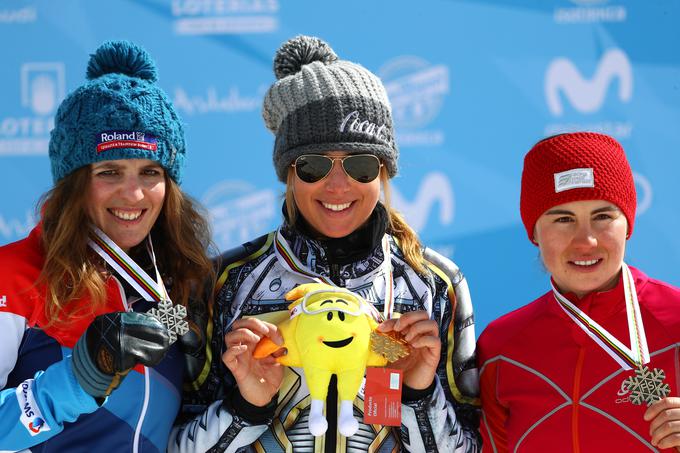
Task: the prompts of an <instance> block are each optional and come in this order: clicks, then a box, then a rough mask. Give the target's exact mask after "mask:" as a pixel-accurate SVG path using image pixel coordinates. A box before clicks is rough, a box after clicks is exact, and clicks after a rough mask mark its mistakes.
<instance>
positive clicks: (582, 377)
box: [478, 132, 680, 452]
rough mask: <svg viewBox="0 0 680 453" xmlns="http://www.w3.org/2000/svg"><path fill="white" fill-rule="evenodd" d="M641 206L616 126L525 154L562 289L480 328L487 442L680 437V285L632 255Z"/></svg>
mask: <svg viewBox="0 0 680 453" xmlns="http://www.w3.org/2000/svg"><path fill="white" fill-rule="evenodd" d="M635 207H636V196H635V185H634V183H633V175H632V172H631V169H630V166H629V164H628V161H627V160H626V156H625V154H624V151H623V148H622V147H621V145H620V144H619V143H618V142H617V141H616V140H614V139H613V138H611V137H608V136H606V135H602V134H597V133H590V132H577V133H570V134H562V135H557V136H553V137H550V138H547V139H545V140H542V141H540V142H538V143H537V144H536V145H535V146H534V147H533V148H532V149H531V150H530V151H529V153H528V154H527V155H526V157H525V159H524V170H523V173H522V192H521V200H520V211H521V215H522V221H523V222H524V226H525V227H526V230H527V234H528V236H529V239H530V240H531V241H532V243H534V244H535V245H537V246H538V248H539V250H540V256H541V259H542V261H543V264H544V265H545V267H546V269H547V270H548V272H550V274H551V281H550V283H551V286H552V290H551V291H549V292H547V293H546V294H544V295H543V296H541V297H539V298H538V299H536V300H535V301H534V302H532V303H530V304H528V305H526V306H524V307H522V308H520V309H518V310H515V311H513V312H511V313H509V314H507V315H505V316H503V317H501V318H499V319H497V320H496V321H494V322H492V323H491V324H490V325H489V326H488V327H487V328H486V330H485V331H484V333H482V335H481V337H480V338H479V343H478V354H479V356H478V357H479V358H478V360H479V367H480V370H481V371H480V373H481V376H480V379H481V394H482V427H481V432H482V437H483V439H484V447H483V448H484V451H494V452H496V451H528V452H535V451H550V452H562V451H564V452H571V451H575V452H605V451H606V452H609V451H626V452H638V451H640V452H642V451H650V450H651V451H659V450H663V449H667V448H672V447H675V446H680V398H678V397H676V395H678V391H679V386H680V360H679V358H680V309H678V307H680V289H678V288H675V287H673V286H671V285H668V284H666V283H663V282H660V281H658V280H654V279H652V278H649V277H647V276H646V275H645V274H644V273H642V272H641V271H639V270H637V269H635V268H633V267H629V266H628V265H627V264H626V263H625V262H624V260H623V258H624V252H625V248H626V241H627V239H628V238H629V237H630V235H631V233H632V232H633V225H634V221H635Z"/></svg>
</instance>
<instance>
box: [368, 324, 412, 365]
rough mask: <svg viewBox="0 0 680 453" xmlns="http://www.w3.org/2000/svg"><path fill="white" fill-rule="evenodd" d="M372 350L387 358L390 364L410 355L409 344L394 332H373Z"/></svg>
mask: <svg viewBox="0 0 680 453" xmlns="http://www.w3.org/2000/svg"><path fill="white" fill-rule="evenodd" d="M371 350H372V351H373V352H375V353H376V354H380V355H381V356H383V357H385V358H386V359H387V361H388V362H390V363H391V362H396V361H397V360H399V359H401V358H404V357H406V356H407V355H408V354H409V350H408V343H406V342H405V341H404V340H403V339H402V338H401V336H399V334H396V333H394V332H390V333H383V332H378V331H373V332H371Z"/></svg>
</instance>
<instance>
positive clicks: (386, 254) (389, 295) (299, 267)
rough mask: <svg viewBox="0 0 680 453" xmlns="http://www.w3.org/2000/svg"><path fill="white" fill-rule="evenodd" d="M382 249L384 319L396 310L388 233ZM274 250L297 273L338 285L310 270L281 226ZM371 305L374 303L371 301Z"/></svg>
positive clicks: (283, 262) (286, 265) (320, 281)
mask: <svg viewBox="0 0 680 453" xmlns="http://www.w3.org/2000/svg"><path fill="white" fill-rule="evenodd" d="M382 249H383V263H382V265H381V266H380V268H379V270H383V272H382V273H383V274H384V275H385V309H384V310H383V316H384V319H390V318H391V317H392V311H393V310H394V288H393V286H392V285H393V277H392V254H391V252H390V243H389V239H388V237H387V235H384V236H383V239H382ZM274 251H275V252H276V258H277V259H278V261H279V263H281V265H282V266H283V267H284V268H285V269H286V270H287V271H288V272H291V273H293V274H296V275H300V276H302V277H305V278H308V279H310V280H313V281H315V282H317V283H324V284H326V285H330V286H336V287H337V285H336V284H335V283H333V281H332V280H331V279H330V278H328V277H324V276H323V275H321V274H317V273H315V272H312V271H311V270H309V269H308V268H307V267H306V266H305V265H304V264H302V263H301V262H300V260H299V259H298V258H297V257H296V256H295V254H294V253H293V252H292V251H291V249H290V246H289V245H288V242H287V241H286V238H284V237H283V234H282V233H281V228H279V229H278V230H276V239H275V241H274ZM368 305H370V306H371V307H373V304H371V303H369V304H368Z"/></svg>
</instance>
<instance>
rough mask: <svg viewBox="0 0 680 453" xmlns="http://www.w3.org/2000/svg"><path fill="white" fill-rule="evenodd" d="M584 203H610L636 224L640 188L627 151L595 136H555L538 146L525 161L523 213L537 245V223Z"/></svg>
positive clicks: (521, 210) (629, 222)
mask: <svg viewBox="0 0 680 453" xmlns="http://www.w3.org/2000/svg"><path fill="white" fill-rule="evenodd" d="M580 200H607V201H609V202H611V203H614V204H615V205H616V206H618V207H619V209H621V211H622V212H623V214H624V215H625V216H626V219H628V237H630V235H631V233H632V232H633V222H634V221H635V208H636V204H637V200H636V196H635V184H634V182H633V173H632V172H631V170H630V165H629V164H628V160H626V155H625V153H624V152H623V148H622V147H621V145H620V144H619V142H617V141H616V140H614V139H613V138H612V137H609V136H608V135H603V134H598V133H595V132H574V133H569V134H561V135H555V136H553V137H549V138H546V139H544V140H541V141H540V142H538V143H536V144H535V145H534V147H533V148H531V150H530V151H529V152H528V153H527V155H526V156H525V157H524V170H523V171H522V193H521V195H520V202H519V205H520V207H519V209H520V213H521V214H522V222H524V227H525V228H526V230H527V234H528V235H529V240H531V241H532V242H533V238H534V226H535V225H536V220H538V218H539V217H540V216H541V215H542V214H543V213H544V212H545V211H547V210H548V209H550V208H552V207H553V206H557V205H560V204H564V203H569V202H572V201H580Z"/></svg>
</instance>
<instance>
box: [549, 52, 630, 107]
mask: <svg viewBox="0 0 680 453" xmlns="http://www.w3.org/2000/svg"><path fill="white" fill-rule="evenodd" d="M614 81H618V97H619V99H620V100H621V102H629V101H630V100H631V98H632V96H633V68H632V65H631V63H630V60H629V59H628V56H626V54H625V53H624V52H623V51H621V50H620V49H611V50H609V51H607V52H605V54H604V55H603V56H602V58H601V59H600V62H599V64H598V66H597V68H596V70H595V74H594V75H593V77H592V78H590V79H589V78H586V77H584V76H583V75H581V73H580V72H579V70H578V69H577V68H576V66H574V63H573V62H572V61H571V60H569V59H567V58H556V59H554V60H553V61H552V62H551V63H550V66H549V67H548V70H547V71H546V74H545V97H546V101H547V103H548V108H549V109H550V113H552V114H553V115H554V116H561V115H562V114H563V112H564V109H563V107H562V100H561V98H560V94H561V93H563V94H564V96H565V97H566V99H567V100H568V101H569V103H570V104H571V105H572V107H574V108H575V109H576V110H578V111H579V112H581V113H594V112H596V111H597V110H599V109H600V107H601V106H602V104H603V103H604V98H605V95H606V94H607V91H608V88H609V85H611V84H612V83H613V82H614Z"/></svg>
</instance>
